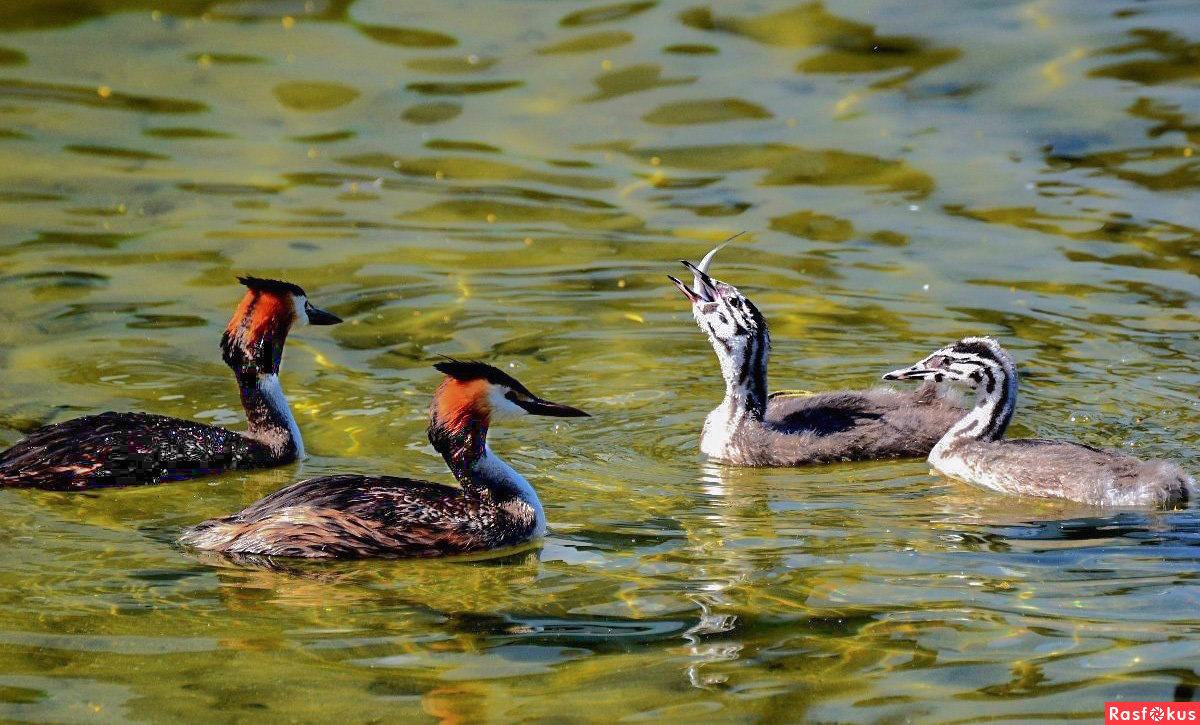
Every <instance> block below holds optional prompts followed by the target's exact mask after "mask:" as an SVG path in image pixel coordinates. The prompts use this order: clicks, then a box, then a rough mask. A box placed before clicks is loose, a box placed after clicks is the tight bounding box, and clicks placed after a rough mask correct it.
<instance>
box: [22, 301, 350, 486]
mask: <svg viewBox="0 0 1200 725" xmlns="http://www.w3.org/2000/svg"><path fill="white" fill-rule="evenodd" d="M238 279H239V281H240V282H241V283H242V284H244V285H246V294H245V296H244V297H243V298H242V301H241V304H239V305H238V308H237V310H236V311H235V312H234V313H233V318H232V319H231V320H230V321H229V326H228V327H227V328H226V330H225V334H224V335H223V336H222V337H221V350H222V353H223V356H224V359H225V363H226V364H227V365H229V367H230V368H232V369H233V374H234V376H235V377H236V378H237V381H238V387H239V388H240V390H241V397H242V406H243V407H244V408H245V410H246V420H247V422H248V424H249V425H248V427H247V429H246V431H245V432H243V433H238V432H235V431H231V430H227V429H225V428H219V427H217V426H211V425H205V424H203V423H196V422H194V421H190V420H183V419H180V418H168V417H166V416H162V415H153V414H150V413H111V412H110V413H101V414H99V415H88V416H84V417H82V418H75V419H73V420H68V421H65V422H62V423H56V424H54V425H49V426H46V427H44V428H41V429H39V430H36V431H34V432H33V433H31V434H30V435H29V437H27V438H25V439H24V440H21V441H19V442H18V443H17V444H16V445H14V446H13V447H12V448H9V449H8V450H7V451H4V452H3V453H0V486H13V487H26V488H43V489H50V490H55V491H79V490H84V489H89V488H100V487H107V486H142V485H148V484H155V483H163V482H165V481H176V480H181V479H185V478H196V477H198V476H205V475H210V474H214V473H218V472H220V471H224V470H229V469H235V468H264V467H269V466H278V465H282V464H285V463H289V462H291V461H293V460H295V459H296V458H298V457H303V456H304V443H303V441H302V440H301V438H300V430H299V429H298V428H297V426H296V421H295V419H294V418H293V417H292V412H291V410H290V409H289V408H288V404H287V400H286V399H285V398H284V397H283V389H282V388H281V387H280V385H279V364H280V360H281V358H282V357H283V345H284V342H285V341H286V340H287V335H288V331H289V330H290V329H291V328H292V326H293V325H296V324H300V325H304V324H311V325H333V324H336V323H339V322H341V321H342V320H341V318H339V317H338V316H337V315H333V314H331V313H329V312H325V311H324V310H319V309H317V308H316V307H313V306H312V304H311V303H309V301H308V296H307V295H306V294H305V293H304V290H303V289H301V288H300V287H298V286H296V285H294V284H291V283H289V282H280V281H277V280H270V279H259V278H257V277H239V278H238Z"/></svg>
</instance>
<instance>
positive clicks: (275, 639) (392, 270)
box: [0, 0, 1200, 723]
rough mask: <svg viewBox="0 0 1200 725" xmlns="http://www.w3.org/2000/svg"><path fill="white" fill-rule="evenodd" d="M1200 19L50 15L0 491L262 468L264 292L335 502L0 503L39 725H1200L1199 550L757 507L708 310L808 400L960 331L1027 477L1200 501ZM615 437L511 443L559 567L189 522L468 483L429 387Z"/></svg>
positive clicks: (627, 12)
mask: <svg viewBox="0 0 1200 725" xmlns="http://www.w3.org/2000/svg"><path fill="white" fill-rule="evenodd" d="M1198 56H1200V21H1197V16H1196V14H1195V6H1194V3H1192V2H1190V0H1189V1H1182V0H1177V1H1174V2H1172V1H1170V0H1161V1H1159V2H1133V1H1132V0H1122V1H1119V2H1117V1H1109V0H1035V1H1034V2H1009V3H997V2H982V1H979V0H974V1H972V2H951V1H949V0H945V1H943V2H925V3H911V2H904V1H902V0H872V1H871V2H866V3H862V2H849V1H848V0H841V1H839V2H828V3H820V2H813V3H798V4H787V3H778V4H771V3H761V2H748V3H713V4H711V5H709V6H705V5H697V4H693V3H691V2H675V1H674V0H663V1H661V2H655V1H653V0H647V1H644V2H642V1H634V2H627V3H618V4H588V3H586V2H577V1H572V2H556V3H550V2H545V1H539V0H514V1H511V2H502V3H501V2H482V1H478V0H472V1H467V0H447V1H445V2H432V3H394V2H387V1H386V0H358V1H357V2H348V1H346V0H308V1H307V2H300V1H299V0H296V1H293V0H275V1H272V2H267V1H266V0H247V1H244V2H240V1H236V0H234V1H229V2H200V1H197V0H156V1H153V2H150V1H145V0H91V2H87V3H63V2H51V1H48V0H47V1H44V2H33V1H29V0H26V1H18V0H8V2H5V3H4V4H3V5H0V323H2V324H0V446H2V445H7V444H10V443H12V442H14V441H16V440H18V439H19V438H20V437H21V436H22V435H23V434H24V433H25V432H27V431H29V430H32V429H33V428H34V427H36V426H38V425H40V424H43V423H46V422H51V421H57V420H63V419H66V418H69V417H73V416H77V415H80V414H84V413H90V412H97V411H101V410H107V409H138V410H148V411H154V412H158V413H165V414H169V415H176V416H182V417H190V418H197V419H201V420H207V421H213V422H217V423H222V424H231V425H237V424H238V421H239V418H240V410H239V407H238V403H237V398H236V393H235V390H234V386H233V384H232V381H231V379H230V375H229V373H228V371H227V369H226V368H225V367H224V366H223V365H222V364H221V362H220V359H219V356H218V353H217V347H216V343H217V339H218V337H219V334H220V330H221V329H222V327H223V325H224V323H225V322H226V320H227V319H228V315H229V313H230V310H231V308H232V306H233V305H234V303H235V302H236V300H237V299H238V297H239V290H238V287H237V286H236V284H235V283H234V282H233V280H232V278H233V276H234V275H235V274H237V273H245V272H251V273H255V274H261V275H279V276H283V277H285V278H287V279H290V280H293V281H296V282H299V283H300V284H302V285H304V286H305V287H306V288H307V289H308V290H309V292H310V294H311V296H312V298H313V300H314V302H316V303H317V304H318V305H320V306H322V307H327V308H329V309H332V310H333V311H335V312H337V313H338V314H340V315H342V316H343V317H345V318H347V320H348V322H347V324H344V325H341V326H339V327H336V328H320V329H315V328H310V329H306V330H302V331H301V332H300V333H299V334H297V335H296V336H294V337H293V339H292V340H291V341H290V342H289V352H288V355H287V358H286V360H285V370H284V375H283V379H284V384H285V387H286V389H287V390H288V393H289V396H290V398H291V400H292V401H293V404H294V407H295V408H296V409H297V411H298V413H299V418H300V421H301V426H302V427H303V429H304V432H305V438H306V442H307V444H308V448H309V451H310V453H311V454H312V455H311V457H310V459H309V460H308V461H306V462H305V463H304V464H303V465H302V466H291V467H287V468H283V469H278V470H273V471H267V472H258V473H252V474H245V475H228V476H223V477H220V478H215V479H209V480H202V481H193V482H187V483H180V484H173V485H170V486H163V487H158V488H153V489H145V490H120V491H104V492H100V493H97V494H95V495H76V496H68V495H63V494H51V493H42V492H32V491H4V492H0V518H2V519H3V521H4V522H5V525H4V527H3V529H0V546H2V548H3V552H4V553H3V554H2V555H0V719H2V720H5V721H13V722H53V723H85V722H86V723H129V722H139V723H140V722H146V723H151V722H153V723H159V722H214V723H235V722H264V723H275V722H279V723H283V722H338V723H343V722H344V723H351V722H353V723H359V722H397V721H404V722H410V721H411V722H446V723H450V722H495V723H501V722H517V721H529V722H533V721H538V722H562V723H576V722H601V721H623V722H624V721H627V722H641V721H666V720H670V721H677V722H709V721H738V722H796V721H803V720H813V721H824V722H896V721H912V722H922V723H934V722H940V723H958V722H968V721H971V722H975V721H981V720H987V721H993V722H996V721H1000V722H1016V721H1027V720H1048V721H1050V720H1059V719H1082V720H1084V721H1088V722H1091V721H1097V720H1098V718H1099V714H1100V709H1101V706H1102V703H1103V702H1104V701H1105V700H1113V699H1126V700H1163V699H1166V700H1170V699H1192V698H1193V697H1195V696H1196V695H1197V693H1196V687H1197V685H1198V684H1200V674H1198V672H1197V669H1196V662H1197V655H1198V654H1200V607H1198V605H1200V601H1198V600H1200V588H1198V586H1197V583H1196V580H1197V575H1198V574H1200V554H1198V553H1197V552H1200V548H1197V545H1198V544H1200V520H1198V519H1197V516H1196V512H1195V511H1193V510H1188V511H1179V512H1170V513H1145V512H1136V511H1131V512H1106V511H1100V510H1096V509H1088V508H1083V507H1077V506H1070V505H1065V504H1057V503H1047V502H1035V501H1024V500H1018V499H1013V498H1005V497H1002V496H999V495H996V494H992V493H989V492H986V491H981V490H976V489H972V488H970V487H967V486H965V485H962V484H959V483H954V482H950V481H946V480H942V479H939V478H935V477H932V476H930V475H929V474H928V472H927V467H926V466H925V465H924V464H923V463H922V462H920V461H902V462H883V463H872V464H856V465H840V466H827V467H817V468H806V469H794V470H766V471H762V470H738V469H733V468H727V467H723V466H719V465H713V464H710V463H707V462H705V461H703V459H702V458H701V457H700V456H699V455H698V454H697V452H696V436H697V432H698V429H699V426H700V423H701V421H702V419H703V416H704V415H705V413H706V412H707V410H708V409H709V408H711V407H712V406H713V405H714V404H715V403H716V401H717V400H718V398H719V396H720V389H721V386H720V383H719V379H718V374H717V370H716V365H715V361H714V360H713V357H712V353H711V351H710V349H709V348H708V345H707V343H706V342H705V340H704V339H703V338H702V336H701V335H700V333H699V331H698V330H696V329H695V327H694V325H693V323H692V322H691V320H690V315H689V314H688V313H687V309H686V304H684V302H683V300H682V299H681V298H680V297H679V295H678V293H677V292H676V291H675V290H674V289H673V288H671V287H670V286H669V284H668V283H667V282H666V279H665V277H664V275H665V274H666V273H674V272H675V271H677V269H678V267H677V265H676V264H675V262H674V260H677V259H679V258H690V259H695V258H697V257H699V256H700V255H702V254H703V253H704V251H706V250H707V249H708V248H709V247H710V246H711V244H712V242H713V241H714V240H719V239H722V238H724V237H726V236H728V235H730V234H732V233H735V232H738V231H744V232H745V234H744V235H743V236H742V237H741V238H739V240H738V242H737V243H736V245H735V246H731V247H730V248H729V249H727V250H726V251H725V252H723V253H722V256H721V259H720V260H719V261H718V263H717V265H716V267H715V271H716V272H718V274H719V276H722V277H723V278H725V279H728V280H729V281H731V282H733V283H734V284H737V285H739V286H740V287H741V288H742V289H743V290H744V291H746V292H747V293H748V294H750V295H751V296H752V297H753V298H754V299H755V300H756V302H757V303H758V304H759V306H760V307H761V308H762V309H763V311H764V313H765V314H766V315H767V317H768V319H769V320H770V323H771V325H772V331H773V334H774V339H775V348H774V353H773V358H772V361H773V362H772V374H773V379H772V383H773V386H774V387H776V388H780V387H783V388H804V389H810V390H822V389H831V388H836V387H839V386H863V385H868V384H870V383H871V381H873V380H874V379H875V378H877V376H878V375H879V374H880V373H881V372H883V371H886V370H888V369H891V368H893V367H896V366H898V365H900V364H907V363H910V362H911V361H913V360H915V359H917V358H918V357H919V356H920V355H922V354H924V353H925V352H927V351H928V350H931V349H933V348H934V347H936V346H939V345H941V344H944V343H945V342H946V341H948V340H951V339H953V338H955V337H956V336H960V335H963V334H971V333H984V334H992V335H996V336H998V337H1000V338H1001V339H1002V340H1003V341H1004V342H1005V344H1006V345H1008V346H1009V347H1010V348H1011V349H1012V350H1013V351H1014V352H1015V353H1016V354H1017V356H1018V358H1019V360H1020V363H1021V366H1022V370H1023V371H1024V373H1025V378H1024V380H1023V383H1022V388H1021V391H1022V400H1021V404H1020V407H1019V410H1018V414H1017V423H1016V425H1015V426H1014V428H1015V429H1016V432H1017V433H1018V434H1038V435H1043V436H1061V437H1070V438H1074V439H1078V440H1081V441H1084V442H1088V443H1092V444H1099V445H1116V446H1125V447H1129V448H1131V449H1134V450H1135V451H1136V452H1137V453H1139V454H1144V455H1160V456H1165V457H1169V458H1172V459H1175V460H1178V461H1180V462H1181V463H1183V464H1184V465H1185V466H1187V467H1189V468H1191V469H1192V470H1196V469H1197V468H1200V465H1198V464H1200V454H1197V452H1196V442H1197V430H1198V429H1200V408H1198V403H1197V397H1196V389H1197V382H1198V380H1200V373H1198V369H1200V361H1198V358H1200V355H1198V354H1197V352H1198V349H1200V344H1198V343H1197V333H1198V332H1200V322H1198V321H1197V319H1196V316H1195V314H1194V311H1195V308H1196V304H1197V299H1198V297H1200V286H1198V285H1197V274H1198V273H1200V243H1198V241H1197V240H1198V239H1200V231H1198V229H1197V221H1196V219H1197V211H1196V199H1197V194H1196V191H1197V187H1198V186H1200V160H1198V158H1197V157H1196V156H1194V150H1195V149H1196V148H1197V146H1198V145H1200V115H1198V112H1197V110H1196V109H1197V108H1198V107H1200V105H1198V104H1200V70H1198V68H1200V66H1198V65H1197V60H1196V59H1197V57H1198ZM438 353H442V354H452V355H458V356H471V357H478V358H481V359H486V360H490V361H493V362H496V363H498V364H502V365H505V366H509V367H511V369H512V371H513V372H514V374H516V375H517V376H518V377H520V378H521V379H522V380H523V381H524V382H526V383H527V384H528V385H529V386H530V387H531V388H532V389H533V390H534V391H536V392H539V393H541V394H544V395H546V396H547V397H550V398H552V399H555V400H561V401H563V402H566V403H570V404H575V405H579V406H581V407H584V408H586V409H588V410H590V411H591V412H593V413H594V414H595V417H594V418H592V419H587V420H580V421H569V422H556V421H550V420H535V421H530V422H520V423H517V424H514V425H512V426H510V427H508V428H506V429H499V430H497V431H496V432H495V435H494V437H493V445H494V447H495V448H496V449H497V450H498V451H500V452H501V453H502V454H504V455H506V456H508V457H509V459H510V460H511V461H512V463H513V465H514V466H515V467H517V468H518V469H520V470H522V471H524V472H526V473H527V474H528V477H529V479H530V480H531V481H532V482H533V483H534V484H535V485H536V486H537V487H538V489H539V491H540V492H541V494H542V497H543V500H544V502H545V505H546V508H547V512H548V515H549V518H550V522H551V531H550V534H549V536H548V537H547V538H546V540H545V542H544V544H543V545H542V546H541V547H540V548H534V549H531V550H528V551H523V552H516V553H513V554H512V555H510V556H507V557H505V558H501V559H493V560H483V561H475V562H415V563H413V562H378V561H367V562H353V563H334V564H320V565H297V566H295V567H292V568H285V569H284V570H269V569H253V568H237V567H234V566H232V565H230V564H228V563H224V562H220V561H201V560H197V559H196V558H194V557H193V556H190V555H188V554H186V553H184V552H182V551H180V550H179V549H178V548H177V547H176V546H175V545H174V543H173V542H174V538H175V536H176V535H177V534H178V532H179V531H180V530H181V529H182V528H183V527H185V526H188V525H191V524H193V523H195V522H197V521H200V520H201V519H203V518H206V517H209V516H213V515H218V514H223V513H228V512H230V511H233V510H235V509H237V508H240V507H241V506H243V505H245V504H247V503H249V502H250V501H252V500H254V499H256V498H258V497H259V496H261V495H263V494H265V493H268V492H270V491H272V490H275V489H277V488H279V487H281V486H283V485H285V484H287V483H288V482H290V481H292V480H294V479H295V478H296V477H297V476H299V475H316V474H323V473H329V472H334V471H346V470H357V471H377V472H385V471H386V472H391V473H398V474H409V475H420V476H427V477H435V478H444V477H446V476H447V474H445V473H444V472H443V467H442V465H441V461H440V459H438V458H437V457H436V456H435V455H434V454H433V452H432V451H431V450H430V449H429V448H428V447H427V446H426V445H425V442H424V434H423V427H424V414H425V413H424V411H425V406H426V405H427V402H428V396H429V393H430V392H431V390H432V388H433V386H434V385H435V384H436V380H437V374H436V373H435V372H434V371H433V370H432V369H431V368H430V364H429V363H430V361H431V360H432V359H434V357H435V356H436V354H438Z"/></svg>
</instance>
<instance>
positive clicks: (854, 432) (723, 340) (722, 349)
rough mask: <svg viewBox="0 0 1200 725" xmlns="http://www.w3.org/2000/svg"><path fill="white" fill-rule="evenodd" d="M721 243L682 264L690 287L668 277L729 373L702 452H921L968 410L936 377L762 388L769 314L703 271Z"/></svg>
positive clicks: (740, 459)
mask: <svg viewBox="0 0 1200 725" xmlns="http://www.w3.org/2000/svg"><path fill="white" fill-rule="evenodd" d="M717 249H720V247H717ZM717 249H714V250H713V251H711V252H709V253H708V255H706V256H705V257H704V260H703V261H701V263H700V264H699V265H693V264H691V263H689V262H684V263H683V264H684V266H686V267H687V268H688V269H689V270H691V271H692V273H693V276H694V279H695V282H694V285H693V287H688V286H687V285H685V284H684V283H682V282H680V281H679V280H677V279H675V278H674V277H670V279H671V281H672V282H674V283H675V285H676V286H677V287H679V290H680V291H681V292H683V294H684V296H686V297H687V298H688V300H689V301H690V302H691V303H692V315H693V316H694V317H695V318H696V324H697V325H699V326H700V329H701V330H704V331H705V332H706V333H707V334H708V339H709V342H711V343H712V347H713V350H714V351H715V352H716V353H717V360H718V361H719V362H720V364H721V374H722V376H723V377H724V378H725V398H724V400H722V401H721V404H720V405H719V406H717V408H716V409H715V410H713V411H712V412H711V413H709V414H708V417H707V418H706V419H705V421H704V432H703V434H702V436H701V439H700V450H701V451H703V452H704V453H705V454H707V455H708V456H711V457H712V458H716V459H719V460H722V461H726V462H728V463H733V464H737V465H742V466H795V465H801V464H805V463H824V462H829V461H853V460H864V459H871V458H891V457H897V456H924V455H926V454H927V453H928V452H929V449H930V448H932V447H933V444H934V443H936V442H937V440H938V439H939V438H941V437H942V434H944V433H945V432H946V430H947V429H948V428H949V427H950V426H951V425H952V424H953V423H954V422H955V421H956V420H958V419H959V418H960V417H961V416H962V414H963V412H964V410H963V409H962V408H959V407H957V406H955V405H954V404H953V403H952V402H950V401H949V400H947V399H945V398H944V397H943V396H942V395H941V394H940V393H941V387H940V386H937V385H935V384H933V383H930V384H929V385H927V386H923V387H922V388H921V389H920V390H918V391H916V392H910V391H895V390H889V389H883V388H879V389H873V390H839V391H835V392H831V393H822V394H819V395H812V396H796V395H786V394H776V395H772V396H768V395H767V352H768V350H769V349H770V346H771V338H770V334H769V333H768V331H767V321H766V320H765V319H764V318H763V316H762V313H760V312H759V311H758V308H757V307H755V306H754V303H752V302H751V301H750V300H749V299H748V298H747V297H746V296H745V295H743V294H742V293H741V292H739V291H738V290H737V288H736V287H734V286H732V285H730V284H727V283H725V282H721V281H718V280H714V279H712V278H711V277H709V276H708V265H709V263H710V262H711V261H712V257H713V254H715V252H716V251H717ZM668 276H669V275H668Z"/></svg>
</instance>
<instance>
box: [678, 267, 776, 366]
mask: <svg viewBox="0 0 1200 725" xmlns="http://www.w3.org/2000/svg"><path fill="white" fill-rule="evenodd" d="M723 246H725V245H724V244H722V245H721V246H720V247H717V248H716V249H714V250H712V251H711V252H709V253H708V254H707V255H705V257H704V259H703V260H701V262H700V264H698V265H697V264H692V263H691V262H686V261H684V262H682V264H683V266H685V267H687V268H688V269H689V270H691V272H692V277H693V279H694V282H693V285H692V286H691V287H688V286H687V285H686V284H684V283H683V282H680V281H679V280H678V279H675V278H674V277H672V276H671V275H667V278H668V279H670V280H671V281H672V282H674V283H675V286H676V287H678V288H679V291H680V292H682V293H683V296H684V297H686V298H687V299H688V301H689V302H691V303H692V316H693V317H694V318H696V324H697V325H699V327H700V329H701V330H704V331H705V332H706V333H708V338H709V341H710V342H711V343H712V346H713V349H714V350H716V352H717V357H718V359H719V360H720V362H721V370H722V372H724V373H725V378H726V380H730V379H731V378H730V376H731V375H734V376H735V377H736V375H737V373H738V371H739V370H740V369H741V368H742V367H744V365H743V363H744V362H745V361H749V362H750V363H751V364H752V365H754V366H757V367H765V362H766V351H767V349H768V348H769V347H770V344H771V338H770V334H769V333H768V331H767V321H766V319H764V318H763V316H762V313H761V312H759V311H758V308H757V307H755V306H754V303H753V302H751V301H750V299H749V298H748V297H746V296H745V295H743V294H742V293H741V292H740V291H738V288H737V287H734V286H733V285H731V284H728V283H726V282H722V281H720V280H715V279H713V278H712V277H709V276H708V265H709V264H710V263H711V262H712V258H713V255H714V254H716V252H717V250H718V249H720V248H721V247H723Z"/></svg>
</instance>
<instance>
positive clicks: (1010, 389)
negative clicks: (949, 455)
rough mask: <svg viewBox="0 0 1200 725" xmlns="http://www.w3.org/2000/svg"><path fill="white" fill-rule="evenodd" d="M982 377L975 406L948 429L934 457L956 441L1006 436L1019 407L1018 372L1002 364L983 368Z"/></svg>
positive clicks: (988, 439) (990, 439)
mask: <svg viewBox="0 0 1200 725" xmlns="http://www.w3.org/2000/svg"><path fill="white" fill-rule="evenodd" d="M980 373H981V375H982V380H980V382H979V385H978V386H977V387H976V392H975V407H974V408H972V409H971V411H970V412H968V413H967V414H966V415H965V416H963V417H962V419H961V420H959V421H958V422H957V423H955V424H954V425H953V426H951V427H950V430H948V431H946V435H944V436H942V439H941V440H940V441H938V443H937V445H936V446H934V449H933V452H931V453H930V456H931V457H934V456H937V455H939V454H940V453H941V452H943V451H945V450H946V449H947V448H949V447H950V446H952V445H954V444H955V443H961V442H963V441H967V440H980V441H995V440H999V439H1000V438H1002V437H1004V431H1005V430H1007V429H1008V424H1009V423H1010V422H1011V421H1012V416H1013V411H1014V410H1016V408H1017V372H1016V370H1006V369H1005V368H1004V367H1002V366H1001V365H999V364H991V365H988V366H986V367H982V368H980Z"/></svg>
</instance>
